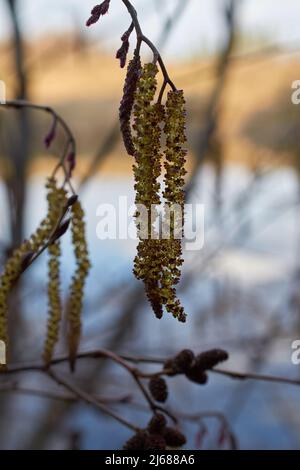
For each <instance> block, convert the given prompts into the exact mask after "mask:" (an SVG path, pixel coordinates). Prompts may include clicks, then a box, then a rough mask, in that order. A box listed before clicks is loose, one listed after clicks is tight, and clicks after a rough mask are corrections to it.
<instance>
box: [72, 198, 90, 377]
mask: <svg viewBox="0 0 300 470" xmlns="http://www.w3.org/2000/svg"><path fill="white" fill-rule="evenodd" d="M72 242H73V246H74V251H75V258H76V271H75V273H74V275H73V278H72V283H71V287H70V298H69V303H68V308H67V324H68V346H69V358H70V366H71V369H72V370H74V368H75V361H76V355H77V351H78V347H79V342H80V336H81V329H82V326H81V316H82V307H83V297H84V287H85V282H86V278H87V276H88V273H89V270H90V267H91V265H90V261H89V253H88V247H87V242H86V235H85V222H84V210H83V208H82V206H81V204H80V202H79V201H77V202H75V204H74V205H73V206H72Z"/></svg>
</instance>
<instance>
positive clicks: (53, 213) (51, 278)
mask: <svg viewBox="0 0 300 470" xmlns="http://www.w3.org/2000/svg"><path fill="white" fill-rule="evenodd" d="M47 187H48V190H49V192H48V196H47V199H48V221H49V228H51V227H52V230H53V228H54V227H56V226H57V224H58V222H59V220H60V219H61V218H62V215H63V213H64V210H65V208H66V205H67V204H68V200H67V196H66V191H65V190H64V189H63V188H58V187H57V184H56V180H55V179H54V178H51V179H49V180H48V183H47ZM48 253H49V262H48V323H47V333H46V339H45V345H44V354H43V358H44V362H45V364H46V365H49V363H50V362H51V359H52V357H53V352H54V347H55V345H56V343H57V341H58V337H59V327H60V322H61V315H62V306H61V295H60V256H61V249H60V241H59V240H56V241H55V242H54V243H52V244H50V245H49V247H48Z"/></svg>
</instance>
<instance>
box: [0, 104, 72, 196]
mask: <svg viewBox="0 0 300 470" xmlns="http://www.w3.org/2000/svg"><path fill="white" fill-rule="evenodd" d="M0 106H2V107H6V108H15V109H22V108H28V109H35V110H38V111H43V112H45V113H48V114H51V116H52V117H53V119H55V120H56V121H57V122H58V123H59V124H60V126H61V127H62V129H63V130H64V132H65V134H66V136H67V147H66V148H67V149H68V148H69V146H71V149H72V153H74V155H75V156H76V141H75V138H74V135H73V133H72V131H71V129H70V127H69V126H68V124H67V123H66V121H65V120H64V119H63V118H62V117H61V116H60V115H59V114H58V113H57V112H56V111H55V110H54V109H53V108H51V107H50V106H45V105H40V104H36V103H30V102H29V101H24V100H8V101H6V102H5V103H0ZM66 157H67V151H64V152H63V154H62V156H61V158H60V161H59V163H58V165H57V166H56V168H55V170H54V175H55V174H56V172H57V171H58V170H59V168H60V167H63V169H65V168H64V162H65V159H66ZM66 179H67V181H68V183H69V185H70V187H71V190H72V191H73V188H72V185H71V182H70V180H69V177H68V175H66Z"/></svg>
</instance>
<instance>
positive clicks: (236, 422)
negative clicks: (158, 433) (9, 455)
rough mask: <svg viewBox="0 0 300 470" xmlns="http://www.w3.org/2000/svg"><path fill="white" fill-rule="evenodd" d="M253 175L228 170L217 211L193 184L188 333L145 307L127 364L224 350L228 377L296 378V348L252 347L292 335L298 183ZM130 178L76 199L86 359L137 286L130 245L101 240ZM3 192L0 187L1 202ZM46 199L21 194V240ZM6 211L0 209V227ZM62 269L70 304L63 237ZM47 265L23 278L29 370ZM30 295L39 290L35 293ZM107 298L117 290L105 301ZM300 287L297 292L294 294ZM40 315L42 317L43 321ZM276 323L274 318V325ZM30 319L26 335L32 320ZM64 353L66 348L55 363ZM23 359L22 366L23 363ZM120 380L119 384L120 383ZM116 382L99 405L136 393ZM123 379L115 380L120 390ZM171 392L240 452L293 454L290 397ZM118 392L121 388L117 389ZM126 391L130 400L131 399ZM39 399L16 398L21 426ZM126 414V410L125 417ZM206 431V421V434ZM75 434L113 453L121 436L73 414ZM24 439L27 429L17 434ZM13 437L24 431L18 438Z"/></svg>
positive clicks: (217, 388) (220, 382)
mask: <svg viewBox="0 0 300 470" xmlns="http://www.w3.org/2000/svg"><path fill="white" fill-rule="evenodd" d="M252 179H253V175H251V174H250V173H249V172H247V171H246V170H245V169H242V168H239V167H228V168H227V169H226V173H225V175H224V182H223V184H224V186H223V195H224V196H223V198H222V208H221V209H220V208H216V207H215V204H214V186H213V182H214V178H213V174H212V171H211V169H210V168H208V167H207V168H205V169H204V171H203V172H202V174H201V175H200V176H199V181H198V184H197V190H196V191H195V194H194V195H193V199H192V200H193V202H201V203H204V204H205V245H204V248H203V250H201V252H188V253H186V254H185V258H186V263H185V266H184V269H183V284H182V286H181V289H180V297H181V298H182V300H183V303H184V305H185V306H186V310H187V312H188V314H189V318H188V322H187V324H186V325H182V324H178V323H177V322H176V321H173V319H171V318H168V317H164V318H163V319H162V320H161V321H157V320H156V319H155V318H154V317H153V314H152V313H151V312H150V309H149V307H148V306H145V307H144V308H142V309H139V311H138V317H137V321H136V326H135V328H134V331H133V332H132V336H131V338H130V339H129V340H128V342H127V344H125V345H123V346H122V350H123V351H126V352H130V351H131V352H140V353H141V352H142V354H144V355H147V354H149V355H158V356H161V355H166V354H172V353H174V352H177V351H178V350H180V348H183V347H190V348H192V349H195V351H201V350H203V349H205V348H209V347H216V346H217V347H224V348H225V349H227V350H228V351H229V352H230V356H231V358H230V361H229V362H228V364H226V368H231V369H236V370H247V369H249V370H255V371H264V372H266V371H267V372H269V373H276V374H277V375H280V374H282V375H287V376H291V377H297V376H298V375H299V371H300V369H297V367H296V366H293V365H292V364H291V360H290V356H291V346H290V345H291V342H292V341H293V340H294V339H296V338H294V337H284V338H282V339H280V338H279V339H278V340H276V341H274V343H273V344H272V345H270V347H268V349H266V351H265V353H264V352H263V349H262V346H261V345H259V348H260V349H262V353H261V355H260V357H259V355H258V352H259V350H260V349H259V350H257V349H256V347H255V346H254V347H253V343H252V346H251V344H250V346H249V338H253V337H254V338H255V337H261V336H262V335H264V334H265V333H266V332H267V331H268V328H269V326H270V321H275V320H276V321H277V320H278V315H279V317H280V315H282V319H280V321H281V323H283V324H285V323H286V325H287V326H289V325H290V324H291V322H292V320H293V312H292V311H291V309H290V304H289V302H290V297H291V294H292V291H293V288H294V287H293V279H294V274H295V272H296V271H297V270H298V268H299V261H298V257H297V255H298V254H299V241H300V238H299V229H298V225H299V224H298V216H299V208H298V205H297V181H296V179H295V177H294V174H293V173H292V172H291V171H289V170H283V169H281V170H278V171H273V172H271V173H270V174H269V175H267V176H266V177H264V178H261V179H258V181H256V182H255V183H253V182H252ZM132 187H133V182H132V180H131V178H127V177H126V178H104V177H101V178H100V177H99V178H95V179H94V180H93V181H91V184H90V185H89V187H88V188H87V189H86V190H85V191H84V192H83V193H82V201H83V204H84V206H85V209H86V219H87V221H88V240H89V245H90V250H91V258H92V261H93V268H92V272H91V275H90V278H89V282H88V286H87V301H86V305H85V326H84V339H83V343H82V349H89V348H92V347H100V346H105V345H106V342H107V340H108V339H109V337H110V334H111V332H112V331H113V330H114V325H115V322H116V321H117V320H116V319H117V318H118V315H119V314H120V309H121V308H122V306H123V305H125V304H126V301H127V300H128V297H129V296H130V295H131V289H132V286H136V285H137V281H136V280H135V279H134V278H133V275H132V263H133V258H134V255H135V249H136V242H135V241H133V240H101V241H100V240H98V239H97V236H96V226H97V223H98V221H99V218H97V216H96V211H97V207H98V205H99V204H101V203H110V204H114V205H117V203H118V198H119V196H128V201H129V205H130V204H131V203H133V201H134V194H133V190H132ZM2 191H3V189H2V188H1V186H0V192H1V200H3V199H2ZM44 196H45V193H44V189H43V180H42V178H41V177H35V178H33V179H32V181H31V184H30V189H29V193H28V209H27V217H26V220H27V223H28V226H27V227H26V231H27V232H28V233H30V232H31V231H32V230H33V229H34V227H35V226H36V225H37V224H38V222H39V221H40V219H41V218H42V216H43V214H44V213H45V209H46V205H45V197H44ZM4 210H5V209H4V207H3V206H2V207H0V211H1V214H0V216H1V220H3V218H2V217H4V212H3V211H4ZM63 249H64V257H63V262H62V269H63V280H64V288H65V295H66V292H67V286H68V283H69V278H70V276H71V273H72V269H73V267H74V264H73V260H72V259H73V258H72V251H71V250H72V249H71V246H70V239H69V236H66V237H65V239H64V242H63ZM45 267H46V259H45V258H44V259H43V260H41V261H40V262H39V264H38V266H36V267H34V268H33V269H31V271H30V273H31V274H29V273H27V275H26V276H25V283H26V289H27V294H26V291H25V294H24V301H25V315H26V321H27V322H28V330H30V332H31V337H30V343H29V344H28V348H27V353H26V357H27V358H28V359H33V358H36V357H37V355H39V354H40V350H41V347H42V341H41V332H42V331H43V330H44V328H45V323H46V315H45V314H44V313H43V312H46V296H45V295H44V294H45V286H46V272H45ZM31 286H34V289H32V287H31ZM112 289H113V290H112ZM297 289H298V286H297V285H296V290H297ZM41 312H42V313H41ZM274 312H275V313H274ZM33 319H35V329H34V330H33V329H32V327H31V325H32V320H33ZM63 349H64V345H63V344H62V345H61V351H62V350H63ZM24 359H25V358H24ZM120 374H121V375H120ZM109 377H110V378H111V380H108V384H107V385H106V386H104V385H102V389H101V390H102V392H103V393H104V394H105V391H106V389H107V391H108V393H111V392H112V390H113V392H112V393H114V394H120V393H123V392H124V391H126V389H127V390H128V389H129V390H131V385H132V384H131V382H130V380H128V379H126V377H124V376H123V375H122V373H120V371H119V370H118V369H115V368H112V369H111V370H110V373H109ZM120 377H122V380H121V379H120ZM171 381H172V384H173V385H174V396H173V397H172V399H171V402H170V404H171V406H173V407H174V408H176V409H177V408H178V406H179V405H180V409H182V411H184V412H189V413H192V411H194V412H199V411H205V410H217V411H222V412H224V413H225V414H226V416H227V417H228V419H229V421H232V423H233V428H234V431H235V433H236V435H237V436H238V439H239V441H240V446H241V447H242V448H265V449H269V448H280V449H283V448H297V447H298V448H299V447H300V438H299V429H300V417H299V418H298V416H300V414H299V413H297V411H298V412H299V411H300V402H299V397H298V395H299V394H298V389H297V387H292V386H286V385H270V384H257V383H255V384H253V383H251V382H247V383H245V384H243V383H242V384H239V383H236V382H234V381H232V380H230V379H227V378H224V377H218V376H212V377H211V380H210V383H209V384H208V385H207V386H206V387H199V386H196V385H193V384H190V383H189V384H188V383H187V382H186V381H185V380H183V379H181V378H178V379H177V378H176V379H170V382H171ZM119 383H122V387H119V386H118V384H119ZM127 387H128V388H127ZM43 404H44V402H43V401H42V400H40V399H34V400H32V399H30V398H25V397H20V398H17V400H16V405H15V406H16V408H18V406H19V407H20V408H22V410H23V413H24V412H25V413H26V414H27V415H28V416H30V414H31V413H35V412H38V410H39V409H40V407H41V409H42V407H43ZM125 408H126V407H125ZM124 412H125V416H126V417H127V418H128V419H132V420H133V419H134V420H135V421H136V420H139V421H140V423H145V419H146V415H145V414H144V413H143V412H137V411H136V410H134V409H132V408H130V407H128V408H127V409H126V411H124V408H122V413H124ZM210 422H213V421H211V420H209V421H208V423H210ZM66 426H67V427H68V426H70V427H71V426H72V427H74V426H75V427H76V429H79V430H80V431H82V435H83V446H84V448H107V449H108V448H112V449H114V448H118V447H120V446H121V445H122V443H123V442H124V439H125V438H126V437H127V436H128V433H127V431H126V430H125V431H124V430H123V429H121V428H119V427H118V426H116V425H115V423H114V422H111V421H110V420H107V419H106V418H101V416H97V415H95V413H94V412H93V411H92V410H89V409H87V408H86V407H84V406H81V407H79V409H78V411H77V412H76V413H75V415H72V417H71V418H70V419H69V421H68V423H67V425H66ZM21 428H22V426H21ZM208 428H209V433H208V437H207V439H206V441H205V444H206V446H209V447H214V446H215V441H216V439H217V430H216V426H213V425H208ZM198 430H199V425H193V426H191V427H190V428H189V438H190V440H189V447H190V448H194V446H195V435H196V433H197V431H198ZM19 431H20V430H19Z"/></svg>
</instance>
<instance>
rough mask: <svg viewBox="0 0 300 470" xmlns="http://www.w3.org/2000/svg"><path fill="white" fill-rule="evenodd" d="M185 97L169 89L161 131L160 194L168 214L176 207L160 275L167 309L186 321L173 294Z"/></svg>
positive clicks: (178, 260) (179, 254) (177, 277)
mask: <svg viewBox="0 0 300 470" xmlns="http://www.w3.org/2000/svg"><path fill="white" fill-rule="evenodd" d="M185 115H186V113H185V100H184V95H183V91H182V90H176V91H170V92H169V93H168V99H167V103H166V117H165V128H164V132H165V135H166V150H165V157H166V162H165V190H164V193H163V196H164V199H165V203H166V205H167V208H169V212H168V214H172V207H177V208H179V211H177V212H176V211H175V213H174V212H173V216H172V217H171V219H170V220H168V221H167V224H168V225H169V238H168V239H166V240H164V243H163V244H164V246H165V250H164V251H165V253H166V260H165V268H164V270H163V274H162V280H161V286H162V295H163V302H164V304H165V306H166V310H167V311H168V312H169V313H172V315H173V316H174V317H175V318H177V319H178V320H179V321H181V322H185V321H186V314H185V312H184V309H183V307H182V306H181V304H180V301H179V300H178V298H177V294H176V287H175V286H176V285H177V284H178V282H179V280H180V269H181V266H182V264H183V258H182V246H181V243H182V242H181V237H182V235H183V226H184V200H185V194H184V189H183V188H184V176H185V174H186V170H185V168H184V164H185V157H186V150H185V149H184V148H183V146H184V144H185V142H186V136H185Z"/></svg>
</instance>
